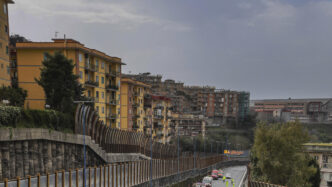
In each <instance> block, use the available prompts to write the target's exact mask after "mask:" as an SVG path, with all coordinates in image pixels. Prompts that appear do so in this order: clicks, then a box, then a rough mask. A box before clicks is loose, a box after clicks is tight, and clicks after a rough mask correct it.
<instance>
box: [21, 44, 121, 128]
mask: <svg viewBox="0 0 332 187" xmlns="http://www.w3.org/2000/svg"><path fill="white" fill-rule="evenodd" d="M56 51H60V52H62V53H63V54H64V56H65V57H67V58H68V59H71V60H72V61H73V63H74V64H75V68H74V70H73V71H74V74H76V75H78V76H79V82H80V83H81V84H82V85H83V87H84V88H85V89H86V90H85V92H84V95H85V96H87V97H89V98H90V99H91V100H93V101H94V107H95V110H96V111H97V112H98V114H99V116H100V119H101V120H103V121H104V123H105V124H107V125H108V126H111V127H116V128H120V90H119V87H120V76H121V65H123V63H122V62H121V59H120V58H118V57H111V56H109V55H107V54H105V53H103V52H100V51H98V50H95V49H90V48H87V47H85V46H84V45H83V44H81V43H79V42H78V41H76V40H73V39H53V42H18V43H16V60H17V78H18V86H19V87H21V88H23V89H25V90H27V91H28V96H27V98H26V100H25V107H26V108H31V109H44V108H45V104H46V103H45V101H46V99H45V94H44V91H43V88H42V87H40V86H39V85H38V84H37V83H36V81H35V79H36V78H37V79H38V78H39V77H40V68H41V67H42V61H43V60H44V58H45V53H49V54H53V53H54V52H56Z"/></svg>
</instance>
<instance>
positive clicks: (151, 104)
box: [144, 95, 171, 144]
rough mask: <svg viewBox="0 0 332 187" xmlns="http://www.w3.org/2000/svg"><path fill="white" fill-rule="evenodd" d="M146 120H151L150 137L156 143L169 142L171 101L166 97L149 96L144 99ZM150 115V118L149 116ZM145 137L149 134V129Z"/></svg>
mask: <svg viewBox="0 0 332 187" xmlns="http://www.w3.org/2000/svg"><path fill="white" fill-rule="evenodd" d="M144 102H145V110H146V118H147V119H150V118H151V119H152V120H151V124H152V137H154V139H155V140H156V141H158V142H161V143H164V144H165V143H169V142H170V140H171V127H170V122H171V111H170V109H169V108H170V107H171V99H170V98H168V97H166V96H158V95H149V96H147V97H146V98H145V101H144ZM149 115H151V116H149ZM146 133H147V135H149V134H150V133H151V131H150V127H148V129H147V132H146Z"/></svg>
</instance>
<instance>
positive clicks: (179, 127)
mask: <svg viewBox="0 0 332 187" xmlns="http://www.w3.org/2000/svg"><path fill="white" fill-rule="evenodd" d="M177 129H178V174H179V173H180V127H179V123H178V128H177Z"/></svg>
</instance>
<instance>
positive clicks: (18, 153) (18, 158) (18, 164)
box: [10, 141, 24, 178]
mask: <svg viewBox="0 0 332 187" xmlns="http://www.w3.org/2000/svg"><path fill="white" fill-rule="evenodd" d="M22 143H23V142H21V141H17V142H15V153H13V151H11V152H10V160H15V162H14V163H13V165H12V166H11V169H13V170H12V171H13V173H12V172H11V178H16V176H19V177H24V173H23V151H22ZM12 167H14V168H12Z"/></svg>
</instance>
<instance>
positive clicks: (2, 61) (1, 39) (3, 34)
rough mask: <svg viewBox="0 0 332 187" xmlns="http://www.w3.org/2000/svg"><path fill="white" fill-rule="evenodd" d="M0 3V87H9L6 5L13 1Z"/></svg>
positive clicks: (0, 0)
mask: <svg viewBox="0 0 332 187" xmlns="http://www.w3.org/2000/svg"><path fill="white" fill-rule="evenodd" d="M0 2H1V8H0V86H10V82H11V80H10V68H11V64H10V61H9V21H8V4H12V3H14V1H12V0H0Z"/></svg>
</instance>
